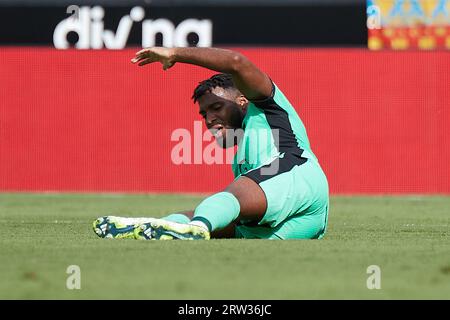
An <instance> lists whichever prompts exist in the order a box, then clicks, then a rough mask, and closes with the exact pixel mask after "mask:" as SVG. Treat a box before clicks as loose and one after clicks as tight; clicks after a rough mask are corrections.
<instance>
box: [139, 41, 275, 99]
mask: <svg viewBox="0 0 450 320" xmlns="http://www.w3.org/2000/svg"><path fill="white" fill-rule="evenodd" d="M131 62H133V63H138V65H139V66H144V65H146V64H148V63H153V62H160V63H161V64H162V65H163V69H164V70H167V69H169V68H170V67H172V66H173V65H174V64H175V63H177V62H181V63H189V64H193V65H197V66H201V67H204V68H208V69H211V70H214V71H218V72H223V73H228V74H231V75H232V77H233V82H234V84H235V85H236V87H237V88H238V89H239V91H240V92H242V94H244V96H245V97H246V98H247V99H249V100H252V99H263V98H266V97H269V96H270V95H271V93H272V82H271V81H270V79H269V77H268V76H267V75H266V74H265V73H264V72H262V71H261V70H259V69H258V68H257V67H256V66H255V65H254V64H253V63H252V62H251V61H250V60H249V59H248V58H247V57H245V56H244V55H242V54H240V53H239V52H235V51H232V50H227V49H219V48H163V47H152V48H146V49H143V50H141V51H139V52H137V53H136V56H135V57H134V58H133V59H132V60H131Z"/></svg>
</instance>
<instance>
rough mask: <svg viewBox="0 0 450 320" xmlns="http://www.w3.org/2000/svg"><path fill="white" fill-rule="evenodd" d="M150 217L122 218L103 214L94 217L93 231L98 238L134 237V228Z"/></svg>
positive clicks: (147, 220) (150, 219)
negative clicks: (103, 215) (96, 217)
mask: <svg viewBox="0 0 450 320" xmlns="http://www.w3.org/2000/svg"><path fill="white" fill-rule="evenodd" d="M152 220H153V219H152V218H123V217H116V216H105V217H100V218H98V219H96V220H95V221H94V223H93V228H94V232H95V233H96V234H97V235H98V236H99V237H100V238H110V239H134V229H135V228H137V227H138V226H139V225H141V224H142V223H145V222H149V221H152Z"/></svg>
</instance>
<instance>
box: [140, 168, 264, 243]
mask: <svg viewBox="0 0 450 320" xmlns="http://www.w3.org/2000/svg"><path fill="white" fill-rule="evenodd" d="M265 210H266V198H265V195H264V192H263V191H262V189H261V188H260V187H259V185H258V184H257V183H256V182H254V181H253V180H251V179H249V178H247V177H240V178H239V179H237V180H235V181H233V182H232V183H231V184H230V185H229V186H228V187H227V188H226V190H225V191H223V192H219V193H216V194H214V195H212V196H210V197H208V198H206V199H205V200H203V201H202V202H201V203H200V204H199V205H198V206H197V208H196V209H195V211H194V217H193V219H192V220H191V222H189V223H188V224H186V223H177V222H172V221H169V220H170V218H169V217H170V216H169V217H168V218H169V220H167V218H166V219H155V220H154V221H151V222H149V223H144V224H142V225H141V226H140V227H139V228H137V229H135V237H136V238H137V239H146V240H148V239H159V238H160V237H161V236H162V235H164V239H169V237H172V238H173V239H182V240H192V239H209V238H210V236H211V233H213V234H215V235H217V236H231V232H232V230H233V226H230V224H232V223H234V222H235V221H238V220H240V219H243V220H245V221H248V220H256V221H257V220H259V219H261V218H262V217H263V216H264V213H265Z"/></svg>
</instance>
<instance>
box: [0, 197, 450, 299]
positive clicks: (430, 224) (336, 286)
mask: <svg viewBox="0 0 450 320" xmlns="http://www.w3.org/2000/svg"><path fill="white" fill-rule="evenodd" d="M200 200H201V197H199V196H188V195H121V194H89V195H85V194H5V193H3V194H0V257H1V263H0V299H449V298H450V197H438V196H435V197H422V196H409V197H333V198H332V200H331V211H330V217H329V229H328V233H327V235H326V237H325V238H324V239H323V240H303V241H301V240H300V241H268V240H234V239H233V240H211V241H166V242H164V241H137V240H106V239H100V238H97V236H96V235H95V234H94V233H93V231H92V228H91V225H92V221H93V220H94V219H95V218H96V217H97V216H101V215H105V214H116V215H124V216H155V217H161V216H163V215H165V214H167V213H170V212H172V211H177V210H182V209H190V208H193V207H195V205H196V204H198V203H199V201H200ZM69 265H78V266H79V267H80V268H81V289H80V290H68V289H67V288H66V280H67V277H68V276H69V275H68V274H67V273H66V270H67V267H68V266H69ZM370 265H378V266H379V267H380V268H381V289H379V290H376V289H374V290H369V289H368V288H367V286H366V281H367V278H368V277H369V276H370V275H369V274H367V267H368V266H370Z"/></svg>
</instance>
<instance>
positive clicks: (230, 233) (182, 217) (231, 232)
mask: <svg viewBox="0 0 450 320" xmlns="http://www.w3.org/2000/svg"><path fill="white" fill-rule="evenodd" d="M193 217H194V210H190V211H183V212H178V213H172V214H171V215H168V216H167V217H164V218H163V219H165V220H168V221H172V222H178V223H189V222H191V220H192V218H193ZM235 227H236V225H235V223H231V224H229V225H228V226H226V227H225V228H223V229H218V230H214V231H213V232H211V238H214V239H230V238H235Z"/></svg>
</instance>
